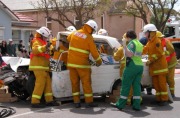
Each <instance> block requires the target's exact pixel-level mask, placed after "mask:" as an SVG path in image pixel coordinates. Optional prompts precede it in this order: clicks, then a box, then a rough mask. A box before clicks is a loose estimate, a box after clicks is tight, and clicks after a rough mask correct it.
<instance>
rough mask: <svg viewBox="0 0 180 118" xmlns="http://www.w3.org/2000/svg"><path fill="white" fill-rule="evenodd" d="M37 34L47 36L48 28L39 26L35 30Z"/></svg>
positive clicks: (48, 33)
mask: <svg viewBox="0 0 180 118" xmlns="http://www.w3.org/2000/svg"><path fill="white" fill-rule="evenodd" d="M36 32H38V33H39V34H41V35H43V36H44V37H46V38H48V37H49V35H50V34H51V33H50V30H49V29H48V28H47V27H41V28H39V29H38V30H36Z"/></svg>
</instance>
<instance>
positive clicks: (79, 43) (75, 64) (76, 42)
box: [67, 20, 102, 108]
mask: <svg viewBox="0 0 180 118" xmlns="http://www.w3.org/2000/svg"><path fill="white" fill-rule="evenodd" d="M97 29H98V26H97V23H96V22H95V21H93V20H89V21H88V22H86V23H85V24H84V25H83V27H82V29H80V30H77V31H75V32H73V33H71V34H70V35H69V36H68V38H67V40H68V41H69V51H68V61H67V66H68V69H69V72H70V73H69V74H70V80H71V85H72V95H73V100H74V105H75V107H76V108H79V107H81V104H80V81H81V82H82V87H83V91H84V97H85V102H86V107H87V108H88V107H96V106H97V104H95V103H93V91H92V86H91V66H90V64H89V54H91V55H92V57H93V58H94V60H95V62H96V66H100V65H101V64H102V59H101V57H100V55H99V53H98V51H97V48H96V45H95V43H94V40H93V37H92V34H93V33H94V32H96V31H97Z"/></svg>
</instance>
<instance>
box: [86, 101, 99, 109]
mask: <svg viewBox="0 0 180 118" xmlns="http://www.w3.org/2000/svg"><path fill="white" fill-rule="evenodd" d="M90 107H98V104H95V103H93V102H91V103H86V108H90Z"/></svg>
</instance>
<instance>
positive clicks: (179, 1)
mask: <svg viewBox="0 0 180 118" xmlns="http://www.w3.org/2000/svg"><path fill="white" fill-rule="evenodd" d="M174 9H175V10H176V11H179V12H180V0H178V2H177V3H176V4H175V6H174Z"/></svg>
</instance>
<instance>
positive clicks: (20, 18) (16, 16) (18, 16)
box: [0, 1, 35, 22]
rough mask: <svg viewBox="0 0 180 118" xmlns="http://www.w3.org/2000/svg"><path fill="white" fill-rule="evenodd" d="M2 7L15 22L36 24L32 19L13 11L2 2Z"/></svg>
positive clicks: (0, 2) (0, 4)
mask: <svg viewBox="0 0 180 118" xmlns="http://www.w3.org/2000/svg"><path fill="white" fill-rule="evenodd" d="M0 7H2V8H3V9H4V11H5V12H7V14H8V15H10V17H11V18H12V20H13V21H18V22H35V21H34V20H33V19H32V18H30V17H28V16H26V15H23V14H20V13H17V12H13V11H11V10H10V9H9V8H8V7H7V6H6V5H5V4H4V3H3V2H2V1H0Z"/></svg>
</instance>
